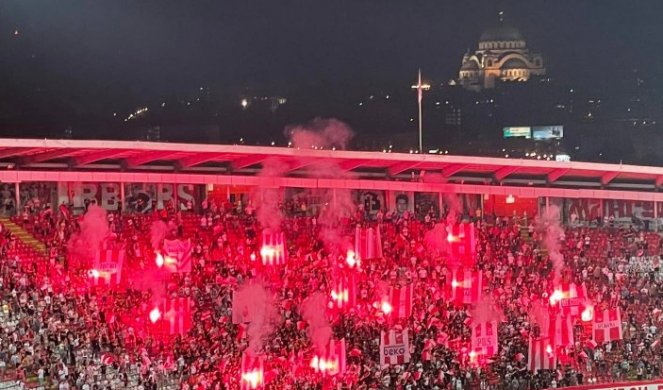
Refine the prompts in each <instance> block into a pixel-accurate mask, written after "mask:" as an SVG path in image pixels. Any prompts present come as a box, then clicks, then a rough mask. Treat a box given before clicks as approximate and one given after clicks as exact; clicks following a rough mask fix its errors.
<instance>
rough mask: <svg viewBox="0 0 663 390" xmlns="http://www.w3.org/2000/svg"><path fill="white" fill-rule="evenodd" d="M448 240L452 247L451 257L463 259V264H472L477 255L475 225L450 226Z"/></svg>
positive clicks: (460, 224)
mask: <svg viewBox="0 0 663 390" xmlns="http://www.w3.org/2000/svg"><path fill="white" fill-rule="evenodd" d="M448 229H449V234H448V236H447V240H448V241H449V246H450V250H449V252H450V255H451V256H453V257H454V258H457V259H461V260H462V263H463V264H472V263H473V261H472V260H474V255H475V253H476V252H475V246H476V238H475V236H474V224H473V223H465V222H463V223H459V224H456V225H453V226H449V227H448Z"/></svg>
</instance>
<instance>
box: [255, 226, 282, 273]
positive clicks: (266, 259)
mask: <svg viewBox="0 0 663 390" xmlns="http://www.w3.org/2000/svg"><path fill="white" fill-rule="evenodd" d="M286 256H287V254H286V248H285V235H284V234H283V232H280V233H274V232H272V231H271V230H269V229H264V230H263V231H262V247H261V248H260V257H261V259H262V264H263V265H281V264H285V261H286Z"/></svg>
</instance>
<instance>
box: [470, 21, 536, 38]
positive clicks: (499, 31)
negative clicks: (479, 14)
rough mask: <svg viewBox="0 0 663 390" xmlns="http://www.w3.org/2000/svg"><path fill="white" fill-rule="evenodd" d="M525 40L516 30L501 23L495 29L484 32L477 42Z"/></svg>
mask: <svg viewBox="0 0 663 390" xmlns="http://www.w3.org/2000/svg"><path fill="white" fill-rule="evenodd" d="M524 40H525V38H524V37H523V35H522V34H521V33H520V31H518V29H517V28H515V27H511V26H509V25H506V24H504V23H503V22H501V23H500V24H499V25H497V26H495V27H491V28H489V29H488V30H486V31H484V33H483V34H481V38H479V42H499V41H524Z"/></svg>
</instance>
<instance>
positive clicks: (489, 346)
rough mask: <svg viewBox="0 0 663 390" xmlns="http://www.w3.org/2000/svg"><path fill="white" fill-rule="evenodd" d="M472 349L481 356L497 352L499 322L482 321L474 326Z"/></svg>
mask: <svg viewBox="0 0 663 390" xmlns="http://www.w3.org/2000/svg"><path fill="white" fill-rule="evenodd" d="M471 350H472V351H473V352H474V353H475V354H477V355H480V356H493V355H495V354H496V353H497V322H496V321H486V322H480V323H478V324H476V325H474V326H473V327H472V343H471Z"/></svg>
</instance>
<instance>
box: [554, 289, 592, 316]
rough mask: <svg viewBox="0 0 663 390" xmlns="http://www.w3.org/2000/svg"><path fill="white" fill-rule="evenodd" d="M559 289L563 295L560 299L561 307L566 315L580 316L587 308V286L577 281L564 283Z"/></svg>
mask: <svg viewBox="0 0 663 390" xmlns="http://www.w3.org/2000/svg"><path fill="white" fill-rule="evenodd" d="M559 291H560V292H561V297H560V299H559V309H560V310H561V311H562V314H564V315H571V316H574V317H576V316H580V315H581V314H582V311H583V310H585V302H586V300H587V288H586V287H585V284H584V283H583V284H580V285H578V284H575V283H562V284H561V285H560V288H559Z"/></svg>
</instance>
